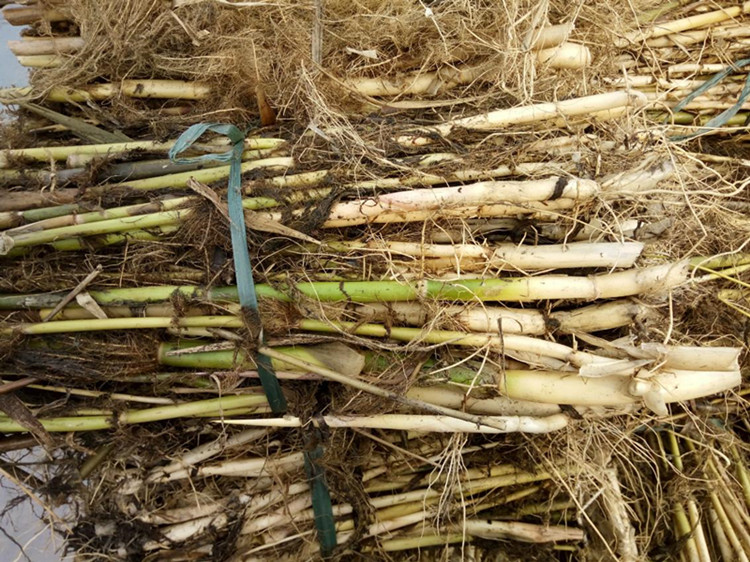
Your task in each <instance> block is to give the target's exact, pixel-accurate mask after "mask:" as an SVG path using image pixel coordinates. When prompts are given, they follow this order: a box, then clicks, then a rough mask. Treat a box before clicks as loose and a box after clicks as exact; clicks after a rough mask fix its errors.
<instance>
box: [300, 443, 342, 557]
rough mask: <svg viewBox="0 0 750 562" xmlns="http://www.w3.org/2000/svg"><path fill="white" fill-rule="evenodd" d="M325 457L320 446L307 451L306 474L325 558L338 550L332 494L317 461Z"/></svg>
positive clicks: (321, 550)
mask: <svg viewBox="0 0 750 562" xmlns="http://www.w3.org/2000/svg"><path fill="white" fill-rule="evenodd" d="M315 431H319V430H317V429H316V430H315ZM322 456H323V447H322V446H321V445H318V446H317V447H315V448H314V449H313V450H312V451H305V452H304V457H305V473H307V480H308V482H309V483H310V492H311V494H312V506H313V515H314V516H315V529H316V530H317V531H318V543H320V553H321V554H322V555H323V557H324V558H327V557H329V556H330V555H331V554H333V549H334V548H336V543H337V540H336V523H335V521H334V519H333V505H332V503H331V494H330V492H329V491H328V484H327V483H326V478H325V470H324V469H323V467H321V466H320V465H319V464H317V463H316V462H315V461H317V460H318V459H320V458H321V457H322Z"/></svg>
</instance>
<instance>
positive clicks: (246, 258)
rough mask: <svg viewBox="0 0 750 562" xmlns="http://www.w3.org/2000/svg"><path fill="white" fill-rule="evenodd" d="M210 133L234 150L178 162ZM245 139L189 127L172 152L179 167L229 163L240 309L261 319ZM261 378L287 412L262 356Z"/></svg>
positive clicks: (231, 130) (213, 126)
mask: <svg viewBox="0 0 750 562" xmlns="http://www.w3.org/2000/svg"><path fill="white" fill-rule="evenodd" d="M206 131H213V132H215V133H219V134H221V135H225V136H227V137H229V140H230V142H231V149H230V150H228V151H227V152H222V153H210V154H204V155H201V156H196V157H193V158H178V155H179V154H181V153H182V152H184V151H185V150H187V149H188V148H190V146H192V145H193V143H195V141H197V140H198V139H199V138H200V137H201V135H203V133H205V132H206ZM244 141H245V135H244V134H243V133H242V131H240V130H239V129H238V128H237V127H235V126H234V125H227V124H224V123H199V124H197V125H193V126H191V127H189V128H188V129H187V130H186V131H185V132H184V133H182V135H180V138H178V139H177V141H175V144H174V146H173V147H172V148H171V149H170V151H169V158H170V160H172V162H174V163H176V164H194V163H198V162H212V161H213V162H229V165H230V167H229V186H228V193H227V205H228V207H229V231H230V233H231V235H232V255H233V258H234V271H235V276H236V278H237V293H238V295H239V301H240V307H241V308H243V309H246V310H250V311H252V312H253V314H255V315H256V317H257V316H258V298H257V296H256V294H255V283H254V282H253V270H252V266H251V265H250V252H249V251H248V248H247V232H246V231H245V212H244V209H243V208H242V191H241V187H242V177H241V176H242V174H241V166H242V152H243V150H244ZM255 359H256V363H257V365H258V376H259V378H260V383H261V385H262V386H263V391H264V392H265V393H266V398H267V399H268V404H269V405H270V406H271V410H272V411H273V413H275V414H283V413H285V412H286V399H285V398H284V394H283V393H282V392H281V385H280V384H279V379H278V378H276V373H275V372H274V370H273V368H272V367H271V361H270V359H268V357H265V356H262V355H260V354H259V355H258V356H257V357H256V358H255Z"/></svg>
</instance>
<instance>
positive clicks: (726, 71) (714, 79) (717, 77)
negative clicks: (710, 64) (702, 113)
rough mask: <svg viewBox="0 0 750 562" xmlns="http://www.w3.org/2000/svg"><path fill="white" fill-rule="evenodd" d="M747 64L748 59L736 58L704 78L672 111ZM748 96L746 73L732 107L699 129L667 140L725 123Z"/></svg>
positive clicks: (749, 84) (681, 138)
mask: <svg viewBox="0 0 750 562" xmlns="http://www.w3.org/2000/svg"><path fill="white" fill-rule="evenodd" d="M748 64H750V59H742V60H738V61H737V62H735V63H734V64H732V65H730V66H728V67H726V68H725V69H724V70H722V71H721V72H719V73H717V74H714V75H713V76H712V77H711V78H709V79H708V80H706V82H705V83H703V84H702V85H701V86H699V87H698V88H696V89H695V90H693V91H692V92H690V93H689V94H688V95H687V97H686V98H685V99H684V100H682V101H681V102H680V103H678V104H677V105H676V106H674V107H673V108H672V112H673V113H677V112H678V111H682V109H683V108H684V107H685V106H686V105H687V104H689V103H690V102H691V101H693V100H694V99H695V98H697V97H698V96H699V95H701V94H702V93H704V92H706V91H707V90H710V89H711V88H713V87H714V86H716V85H717V84H718V83H719V82H721V81H722V80H724V78H726V77H727V76H729V75H730V74H731V73H732V72H735V71H736V70H738V69H740V68H742V67H743V66H746V65H748ZM748 97H750V74H748V75H747V78H746V79H745V85H744V87H743V88H742V91H741V92H740V97H739V99H738V100H737V103H735V104H734V105H733V106H732V107H730V108H728V109H725V110H724V111H722V112H721V113H719V114H718V115H717V116H716V117H714V118H712V119H711V120H709V121H708V122H707V123H706V124H705V125H703V127H701V129H700V130H698V132H696V133H692V134H689V135H680V136H676V137H670V138H669V140H671V141H672V142H679V141H684V140H689V139H692V138H694V137H697V136H698V135H702V134H703V133H706V132H708V131H710V130H711V129H713V128H716V127H721V126H722V125H724V124H726V123H727V121H729V120H730V119H731V118H732V117H734V116H735V115H737V113H738V112H739V110H740V109H742V105H743V104H744V103H745V101H746V100H747V98H748Z"/></svg>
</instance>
